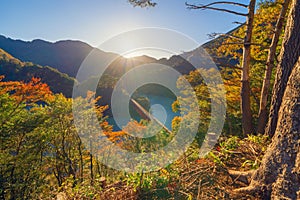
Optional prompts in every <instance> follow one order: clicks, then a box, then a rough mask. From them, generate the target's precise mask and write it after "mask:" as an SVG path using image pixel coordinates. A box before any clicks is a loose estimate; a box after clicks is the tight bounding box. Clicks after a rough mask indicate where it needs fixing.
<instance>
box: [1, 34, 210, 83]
mask: <svg viewBox="0 0 300 200" xmlns="http://www.w3.org/2000/svg"><path fill="white" fill-rule="evenodd" d="M214 44H215V40H213V41H211V42H209V43H207V44H206V45H205V46H204V47H208V48H211V46H213V45H214ZM0 48H2V49H3V50H5V51H6V52H8V53H10V54H11V55H12V56H14V57H16V58H18V59H20V60H21V61H28V62H33V63H36V64H40V65H43V66H44V65H47V66H51V67H53V68H55V69H57V70H59V71H60V72H63V73H66V74H68V75H69V76H71V77H75V76H76V74H77V71H78V69H79V67H80V65H81V63H82V62H83V60H84V59H85V58H86V56H87V55H89V53H90V52H91V51H92V50H94V51H93V62H94V63H93V65H94V68H92V69H91V70H89V72H86V73H87V74H86V76H95V75H97V67H98V63H101V61H103V60H109V58H110V57H114V58H117V59H116V60H115V61H114V62H113V63H112V64H111V65H110V67H109V69H108V72H109V75H111V76H115V77H119V76H121V75H122V74H124V73H125V72H126V71H128V70H130V69H131V68H133V67H135V66H138V65H141V64H146V63H153V62H154V63H161V64H165V65H168V66H171V67H174V68H175V69H176V70H177V71H179V72H180V73H182V74H187V73H189V72H190V71H191V70H193V69H194V68H193V66H192V65H191V64H190V63H189V62H187V61H186V60H184V59H183V58H182V57H181V56H178V55H174V56H172V57H170V58H169V59H166V58H163V59H160V60H156V59H155V58H151V57H149V56H139V57H135V58H130V59H127V58H124V57H121V56H118V55H117V54H114V53H108V52H104V51H102V50H99V49H96V48H93V47H92V46H90V45H88V44H86V43H84V42H80V41H71V40H66V41H59V42H55V43H51V42H47V41H43V40H33V41H31V42H25V41H22V40H13V39H10V38H7V37H5V36H0ZM79 81H81V80H79Z"/></svg>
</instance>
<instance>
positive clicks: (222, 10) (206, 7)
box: [185, 2, 248, 17]
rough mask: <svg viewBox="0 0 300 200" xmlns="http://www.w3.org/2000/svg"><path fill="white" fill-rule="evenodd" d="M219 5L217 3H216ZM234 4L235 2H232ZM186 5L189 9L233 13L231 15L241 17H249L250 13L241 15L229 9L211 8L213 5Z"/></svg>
mask: <svg viewBox="0 0 300 200" xmlns="http://www.w3.org/2000/svg"><path fill="white" fill-rule="evenodd" d="M216 3H217V2H216ZM231 3H233V2H231ZM185 5H186V6H187V8H188V9H201V10H205V9H208V10H216V11H221V12H227V13H231V14H235V15H240V16H245V17H246V16H248V13H241V12H236V11H233V10H228V9H224V8H216V7H211V6H210V5H211V4H207V5H203V4H200V5H194V4H189V3H187V2H185Z"/></svg>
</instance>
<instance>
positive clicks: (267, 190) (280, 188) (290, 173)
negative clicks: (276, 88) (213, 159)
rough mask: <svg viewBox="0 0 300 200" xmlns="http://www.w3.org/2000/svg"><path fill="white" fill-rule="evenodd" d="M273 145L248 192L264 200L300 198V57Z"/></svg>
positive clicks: (281, 110)
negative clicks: (258, 195)
mask: <svg viewBox="0 0 300 200" xmlns="http://www.w3.org/2000/svg"><path fill="white" fill-rule="evenodd" d="M279 113H280V114H279V117H278V124H277V128H276V132H275V135H274V137H273V140H272V143H271V145H270V146H269V148H268V150H267V152H266V154H265V156H264V158H263V160H262V164H261V166H260V167H259V169H258V170H256V171H255V173H254V175H253V177H252V181H251V183H250V186H249V187H248V189H252V190H253V191H258V192H260V195H262V196H261V197H262V198H263V199H295V200H296V199H300V57H299V60H298V62H297V64H296V65H295V67H294V69H293V71H292V74H291V76H290V78H289V81H288V84H287V88H286V91H285V94H284V97H283V100H282V105H281V108H280V111H279Z"/></svg>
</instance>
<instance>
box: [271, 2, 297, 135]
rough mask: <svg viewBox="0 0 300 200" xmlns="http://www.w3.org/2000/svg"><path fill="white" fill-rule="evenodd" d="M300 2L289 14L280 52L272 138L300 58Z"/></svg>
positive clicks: (273, 100) (275, 85) (272, 111)
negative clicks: (287, 87) (284, 96)
mask: <svg viewBox="0 0 300 200" xmlns="http://www.w3.org/2000/svg"><path fill="white" fill-rule="evenodd" d="M299 30H300V1H299V0H293V1H292V5H291V10H290V13H289V17H288V21H287V25H286V29H285V37H284V41H283V44H282V48H281V52H280V59H279V60H280V61H279V64H278V66H277V73H276V79H275V83H274V87H273V92H272V100H271V108H270V116H269V122H268V125H267V128H266V132H265V133H266V134H268V135H269V136H270V137H272V136H273V135H274V133H275V130H276V124H277V121H278V112H279V108H280V106H281V103H282V97H283V94H284V91H285V89H286V84H287V81H288V78H289V76H290V74H291V72H292V69H293V67H294V66H295V63H296V62H297V59H298V58H299V56H300V33H299Z"/></svg>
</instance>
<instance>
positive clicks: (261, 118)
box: [256, 0, 290, 134]
mask: <svg viewBox="0 0 300 200" xmlns="http://www.w3.org/2000/svg"><path fill="white" fill-rule="evenodd" d="M289 4H290V0H285V1H284V3H283V5H282V8H281V12H280V15H279V18H278V20H277V23H276V28H275V32H274V34H273V38H272V42H271V45H270V48H269V53H268V58H267V63H266V70H265V77H264V81H263V86H262V91H261V97H260V108H259V114H258V124H257V131H256V132H257V133H262V134H263V133H264V132H265V127H266V123H267V103H268V97H269V91H270V85H271V81H270V80H271V76H272V70H273V68H274V66H275V63H274V61H275V57H276V48H277V45H278V41H279V37H280V35H281V32H282V28H283V24H284V19H285V16H286V12H287V9H288V6H289Z"/></svg>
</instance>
